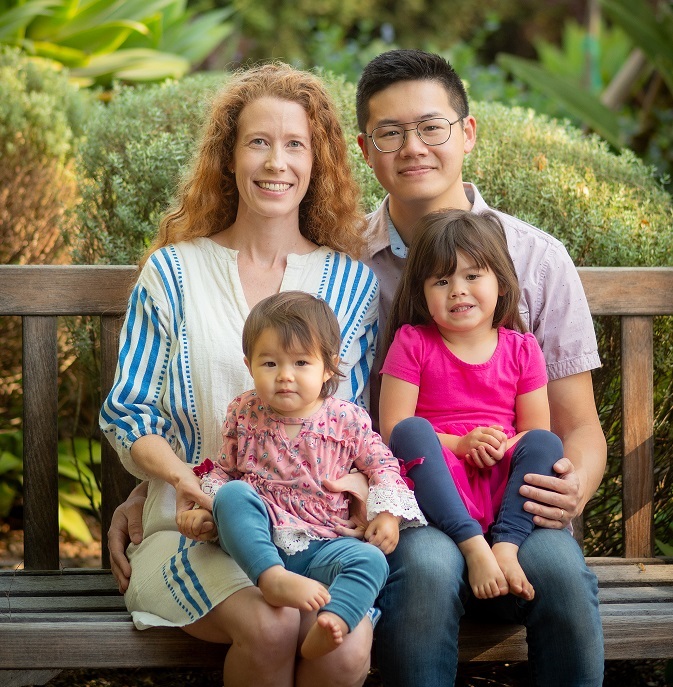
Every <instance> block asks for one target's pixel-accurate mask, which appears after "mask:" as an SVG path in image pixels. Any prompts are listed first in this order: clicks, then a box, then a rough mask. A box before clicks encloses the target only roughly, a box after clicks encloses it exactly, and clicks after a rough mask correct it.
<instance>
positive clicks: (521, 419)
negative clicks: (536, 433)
mask: <svg viewBox="0 0 673 687" xmlns="http://www.w3.org/2000/svg"><path fill="white" fill-rule="evenodd" d="M549 413H550V411H549V397H548V395H547V385H546V384H545V385H544V386H542V387H540V388H539V389H535V390H534V391H529V392H528V393H527V394H519V395H518V396H517V397H516V428H517V430H518V432H517V433H516V434H515V435H514V436H513V437H512V438H511V439H509V440H508V441H507V448H510V446H513V445H514V444H516V442H517V441H519V439H521V437H522V436H523V435H524V434H525V433H526V432H527V431H529V430H531V429H546V430H549V429H551V421H550V417H549Z"/></svg>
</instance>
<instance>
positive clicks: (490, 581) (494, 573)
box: [458, 535, 509, 599]
mask: <svg viewBox="0 0 673 687" xmlns="http://www.w3.org/2000/svg"><path fill="white" fill-rule="evenodd" d="M458 548H459V549H460V551H461V553H462V554H463V556H464V557H465V563H467V575H468V579H469V580H470V587H472V593H473V594H474V595H475V596H476V597H477V599H492V598H494V597H496V596H501V595H503V594H507V592H508V591H509V588H508V586H507V580H506V579H505V575H504V574H503V572H502V570H501V569H500V566H499V565H498V561H497V560H496V558H495V556H494V555H493V551H491V547H490V546H489V545H488V542H487V541H486V539H484V537H482V536H480V535H477V536H476V537H470V538H469V539H466V540H465V541H463V542H460V544H458Z"/></svg>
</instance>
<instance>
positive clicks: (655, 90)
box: [497, 0, 673, 183]
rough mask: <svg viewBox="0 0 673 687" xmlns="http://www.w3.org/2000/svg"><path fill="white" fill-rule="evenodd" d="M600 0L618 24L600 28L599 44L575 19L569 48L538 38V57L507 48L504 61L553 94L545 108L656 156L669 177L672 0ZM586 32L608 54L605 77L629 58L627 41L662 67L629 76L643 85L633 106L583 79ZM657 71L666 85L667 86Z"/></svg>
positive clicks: (672, 163)
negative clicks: (613, 102)
mask: <svg viewBox="0 0 673 687" xmlns="http://www.w3.org/2000/svg"><path fill="white" fill-rule="evenodd" d="M600 2H601V7H602V9H603V11H604V12H605V14H606V16H607V17H609V18H610V19H611V20H612V21H613V22H614V23H615V25H616V26H617V28H616V29H613V30H611V31H605V30H602V31H601V34H600V45H598V44H594V43H595V40H594V39H593V38H592V37H590V36H589V35H587V33H586V31H583V30H582V29H580V28H579V27H577V26H576V25H574V24H569V25H568V26H567V27H566V31H565V50H564V51H563V53H562V54H561V53H560V52H559V51H558V50H555V49H554V48H553V47H552V46H550V45H549V44H548V43H545V42H543V41H538V43H537V44H536V47H537V49H538V55H539V57H540V62H539V63H537V62H533V61H531V60H524V59H521V58H518V57H515V56H513V55H507V54H500V55H499V56H498V58H497V62H498V64H499V65H500V66H501V67H502V68H503V69H505V70H507V71H509V72H511V73H512V74H514V75H515V76H516V77H517V78H518V79H520V80H521V81H523V82H525V83H527V84H528V85H529V86H530V88H531V89H533V90H535V91H537V92H538V93H541V94H543V95H544V96H546V104H544V105H543V106H542V108H543V109H542V111H545V112H547V113H550V114H557V113H559V109H560V110H561V113H565V114H567V115H570V116H571V117H573V118H574V120H575V121H576V122H578V123H579V124H581V125H584V126H587V127H589V128H591V129H592V130H593V131H595V132H597V133H598V134H600V135H601V136H602V137H603V138H605V139H606V140H607V141H608V142H610V143H611V144H612V145H613V146H614V147H615V148H617V149H621V148H623V147H625V146H630V147H632V148H633V149H634V150H636V151H637V152H639V154H640V155H641V156H643V158H644V159H646V160H648V161H650V162H651V163H653V164H655V165H656V166H657V168H658V169H659V170H660V173H661V174H662V175H664V177H666V181H667V182H669V183H670V181H671V179H670V177H671V176H672V172H673V157H671V154H670V147H669V145H668V144H669V143H670V120H671V118H670V108H671V103H672V102H673V43H672V42H671V36H672V35H673V5H671V3H670V2H669V1H668V0H662V1H661V2H658V3H657V6H656V9H655V8H653V7H652V5H651V3H648V2H647V0H600ZM583 33H584V43H585V46H586V48H592V47H593V51H594V53H597V54H598V56H599V57H600V58H601V64H600V70H601V77H602V81H603V84H606V83H607V82H608V81H609V80H610V79H612V78H613V77H615V76H616V74H617V68H618V67H619V66H621V65H620V64H619V61H621V64H622V65H623V64H624V63H625V62H626V59H627V58H626V54H625V50H626V48H627V47H628V50H629V52H630V51H631V50H633V49H636V48H637V49H639V50H640V51H642V52H643V53H644V54H645V55H646V56H647V58H648V60H649V64H650V70H649V71H650V72H651V71H652V70H655V71H656V76H655V77H654V78H652V79H651V80H650V81H649V82H647V81H645V80H644V79H643V78H640V79H635V80H634V81H633V83H632V84H630V87H631V90H632V91H638V93H635V94H634V95H633V97H632V100H631V101H630V102H629V103H627V106H626V107H619V108H618V107H614V108H613V109H610V108H608V107H607V106H606V105H605V104H604V103H603V100H602V99H601V94H600V92H599V91H600V86H601V84H600V83H596V84H586V83H584V82H585V81H586V79H585V78H584V76H583V74H584V71H586V68H584V69H578V67H579V66H580V65H579V64H578V60H579V58H580V57H582V58H585V57H586V54H587V49H586V48H585V49H582V50H580V52H579V53H578V42H579V40H580V38H581V37H582V34H583ZM624 37H628V39H629V45H628V46H625V45H624ZM595 57H596V55H594V58H595ZM569 65H571V66H570V67H569ZM610 70H611V71H610ZM648 76H650V74H649V73H648ZM657 79H661V80H662V84H665V86H662V87H660V85H659V84H658V82H657ZM592 86H593V87H592ZM662 104H663V105H662ZM619 105H621V103H619Z"/></svg>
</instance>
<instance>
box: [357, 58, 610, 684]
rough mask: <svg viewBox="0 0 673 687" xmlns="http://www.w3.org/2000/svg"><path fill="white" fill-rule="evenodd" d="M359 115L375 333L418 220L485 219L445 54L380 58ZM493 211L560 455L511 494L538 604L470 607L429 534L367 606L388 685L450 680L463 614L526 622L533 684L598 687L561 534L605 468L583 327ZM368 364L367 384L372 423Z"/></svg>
mask: <svg viewBox="0 0 673 687" xmlns="http://www.w3.org/2000/svg"><path fill="white" fill-rule="evenodd" d="M356 112H357V117H358V125H359V127H360V131H361V133H360V135H359V136H358V143H359V145H360V148H361V150H362V153H363V155H364V158H365V160H366V161H367V164H368V165H369V166H370V167H371V168H372V170H373V171H374V174H375V175H376V178H377V179H378V181H379V182H380V183H381V185H382V186H383V187H384V188H385V190H386V191H387V192H388V196H387V197H386V198H385V200H384V201H383V203H382V204H381V206H380V207H379V208H378V209H377V210H376V211H375V212H374V213H372V214H371V215H370V216H369V218H368V219H369V229H368V234H367V239H368V251H369V255H368V258H369V260H368V262H369V264H370V265H371V267H372V268H373V269H374V272H375V273H376V276H377V277H378V279H379V282H380V284H381V299H380V306H379V312H380V323H379V327H380V331H381V332H383V331H384V330H385V324H386V318H387V316H388V312H389V310H390V305H391V301H392V298H393V296H394V294H395V289H396V287H397V283H398V281H399V277H400V275H401V272H402V268H403V266H404V260H405V258H406V253H407V246H408V245H409V243H410V242H411V240H412V237H413V233H414V226H415V224H416V222H417V221H418V220H419V219H420V218H421V217H423V215H425V214H427V213H428V212H431V211H434V210H439V209H443V208H459V209H463V210H472V211H474V212H484V211H486V210H492V209H491V208H489V207H488V205H487V204H486V203H485V201H484V200H483V198H482V197H481V195H480V194H479V191H478V190H477V188H476V186H474V185H473V184H469V183H464V182H463V179H462V166H463V159H464V156H465V154H467V153H469V152H470V151H471V150H472V148H473V147H474V145H475V143H476V132H477V122H476V120H475V118H474V117H473V116H472V115H470V113H469V105H468V99H467V94H466V92H465V88H464V86H463V84H462V82H461V80H460V78H459V77H458V75H457V74H456V73H455V71H454V70H453V69H452V67H451V66H450V65H449V64H448V63H447V62H446V61H445V60H444V59H443V58H441V57H440V56H438V55H433V54H430V53H425V52H421V51H418V50H393V51H390V52H387V53H384V54H382V55H379V56H378V57H376V58H375V59H374V60H372V61H371V62H370V63H369V64H368V65H367V66H366V67H365V69H364V71H363V74H362V76H361V78H360V81H359V83H358V89H357V101H356ZM494 212H496V214H497V215H498V217H499V218H500V220H501V221H502V223H503V225H504V227H505V231H506V234H507V241H508V246H509V249H510V253H511V254H512V258H513V260H514V264H515V266H516V269H517V274H518V275H519V280H520V282H521V287H522V301H521V303H520V310H521V314H522V316H523V319H524V322H526V323H527V324H528V327H529V329H530V330H531V331H532V332H533V333H534V334H535V336H536V338H537V339H538V341H539V343H540V345H541V347H542V350H543V352H544V354H545V359H546V361H547V370H548V375H549V380H550V381H549V385H548V393H549V402H550V407H551V415H552V429H553V431H554V432H556V433H557V434H558V435H559V436H560V437H561V439H562V440H563V444H564V452H565V455H566V456H567V457H566V458H563V459H562V460H561V461H559V462H558V463H557V464H556V466H555V469H556V472H557V474H558V477H548V476H547V477H546V476H542V475H530V476H527V482H528V483H529V484H528V485H527V486H524V487H522V494H523V495H524V496H526V497H527V498H530V499H531V501H529V502H528V503H527V505H526V509H527V510H529V511H530V512H532V513H534V514H535V523H536V525H538V527H537V528H536V529H535V530H534V532H533V533H532V534H531V535H530V536H529V537H528V539H527V540H526V542H525V543H524V544H523V546H522V547H521V549H520V551H519V562H520V563H521V565H522V567H523V568H524V571H525V573H526V576H527V577H528V579H529V580H530V582H531V583H532V584H533V586H534V587H535V590H536V594H535V599H534V600H533V601H531V602H527V601H523V600H522V599H520V598H516V597H514V596H512V595H507V596H504V597H499V598H496V599H490V600H486V601H480V602H476V601H475V600H474V599H471V598H470V597H471V593H470V591H469V585H468V584H467V576H466V572H465V564H464V560H463V557H462V555H461V554H460V552H459V550H458V547H457V546H456V545H455V544H454V543H453V541H452V540H451V539H449V537H448V536H446V535H444V534H443V533H442V532H440V531H439V530H437V529H435V528H433V527H425V528H419V529H408V530H404V531H403V532H402V533H401V537H400V543H399V545H398V547H397V549H396V550H395V552H394V553H393V554H392V555H391V556H389V563H390V568H391V574H390V577H389V580H388V583H387V584H386V587H385V588H384V590H383V592H382V593H381V595H380V596H379V600H378V602H377V605H378V606H379V607H380V608H381V610H382V611H383V613H382V617H381V620H380V622H379V625H378V626H377V629H376V642H375V646H376V651H377V659H378V660H377V664H378V667H379V670H380V672H381V676H382V678H383V683H384V685H385V686H386V687H397V686H400V687H401V686H404V687H411V686H412V685H414V686H415V685H418V687H435V686H437V687H439V686H441V687H447V686H448V685H452V684H453V683H454V681H455V676H456V667H457V655H458V653H457V652H458V626H459V621H460V618H461V616H462V615H463V614H464V612H465V608H466V606H469V608H470V609H473V610H474V611H475V612H476V613H481V614H483V617H484V618H485V619H487V620H496V619H503V620H507V621H510V622H517V623H521V624H524V625H526V627H527V638H528V658H529V666H530V671H531V676H532V680H533V683H534V684H535V685H540V686H544V687H554V686H555V685H558V686H559V687H561V686H563V687H569V686H572V685H596V686H598V685H601V684H602V678H603V635H602V628H601V622H600V617H599V614H598V597H597V594H598V592H597V583H596V578H595V576H594V575H593V573H591V572H589V570H588V569H587V567H586V564H585V562H584V558H583V556H582V552H581V551H580V548H579V547H578V546H577V544H576V543H575V541H574V540H573V538H572V535H571V534H570V532H569V531H568V529H567V527H568V525H569V523H570V520H571V519H572V518H573V517H575V516H576V515H579V514H580V513H581V512H582V510H583V508H584V506H585V505H586V503H587V501H588V500H589V498H590V497H591V495H592V494H593V493H594V492H595V490H596V489H597V488H598V485H599V484H600V481H601V478H602V475H603V471H604V469H605V463H606V444H605V438H604V436H603V432H602V430H601V426H600V422H599V420H598V415H597V412H596V407H595V402H594V396H593V388H592V383H591V372H590V370H591V369H593V368H595V367H598V366H599V365H600V361H599V359H598V352H597V346H596V338H595V334H594V330H593V323H592V320H591V316H590V313H589V309H588V306H587V303H586V298H585V296H584V291H583V289H582V285H581V283H580V281H579V277H578V275H577V272H576V270H575V268H574V265H573V264H572V261H571V260H570V257H569V256H568V254H567V252H566V250H565V248H564V247H563V246H562V244H561V243H560V242H559V241H557V240H556V239H554V238H553V237H551V236H549V235H548V234H546V233H544V232H542V231H540V230H539V229H536V228H535V227H533V226H531V225H529V224H527V223H525V222H522V221H520V220H518V219H516V218H514V217H512V216H510V215H506V214H505V213H501V212H497V211H494ZM379 357H380V356H377V361H376V362H375V365H374V370H373V371H372V377H371V385H370V386H371V409H372V411H373V414H374V415H375V416H376V415H378V386H379V379H378V369H379V368H380V365H381V362H382V361H381V360H380V359H378V358H379ZM447 383H450V380H447ZM420 439H424V440H432V439H434V436H433V437H430V438H428V437H425V438H422V437H421V438H420ZM473 607H474V608H473Z"/></svg>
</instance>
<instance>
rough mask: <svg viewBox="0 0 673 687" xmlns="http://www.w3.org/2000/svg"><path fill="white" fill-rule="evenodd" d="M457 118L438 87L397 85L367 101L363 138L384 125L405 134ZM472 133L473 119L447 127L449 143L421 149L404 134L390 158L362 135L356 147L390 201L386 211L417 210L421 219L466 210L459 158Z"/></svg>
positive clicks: (424, 83) (429, 83)
mask: <svg viewBox="0 0 673 687" xmlns="http://www.w3.org/2000/svg"><path fill="white" fill-rule="evenodd" d="M461 114H462V113H460V112H456V111H455V110H454V109H453V107H452V106H451V104H450V103H449V96H448V94H447V92H446V90H445V89H444V87H443V86H442V84H441V83H439V82H437V81H428V80H420V81H400V82H398V83H395V84H393V85H392V86H389V87H388V88H386V89H385V90H383V91H380V92H378V93H377V94H376V95H374V96H373V97H372V98H371V100H370V101H369V120H368V121H367V134H369V135H371V133H372V130H373V129H374V128H375V127H377V126H382V125H385V124H405V126H404V128H405V129H412V128H413V127H414V126H415V124H414V123H413V122H418V121H419V120H423V119H429V118H431V117H445V118H446V119H448V120H449V121H450V122H455V121H456V120H457V119H459V117H460V115H461ZM407 122H412V123H410V124H407ZM461 124H462V126H461ZM476 128H477V125H476V121H475V120H474V118H473V117H471V116H468V117H465V118H464V119H462V120H459V121H458V122H457V123H456V124H453V126H452V128H451V137H450V138H449V140H448V141H446V143H443V144H441V145H437V146H429V145H427V144H425V143H423V141H422V140H421V139H420V138H419V137H418V135H417V134H416V131H414V130H412V131H407V132H406V139H405V142H404V145H403V146H402V147H401V148H400V149H399V150H398V151H396V152H394V153H382V152H380V151H379V150H377V149H376V147H375V146H374V143H373V142H372V139H371V138H368V137H365V136H363V135H362V134H360V136H358V143H359V144H360V148H361V150H362V153H363V155H364V157H365V160H366V161H367V164H369V166H370V167H371V168H372V169H373V170H374V174H375V175H376V178H377V179H378V180H379V183H380V184H381V186H383V188H385V189H386V191H388V193H389V194H390V196H391V210H392V207H393V205H395V204H410V205H414V204H420V205H421V206H422V209H423V212H424V213H425V212H428V211H430V210H432V209H440V208H446V207H454V208H464V209H469V203H468V202H467V199H466V198H465V193H464V191H463V185H462V184H463V180H462V167H463V157H464V156H465V153H469V152H470V151H471V150H472V148H473V147H474V143H475V139H476ZM466 203H467V205H466Z"/></svg>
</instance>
